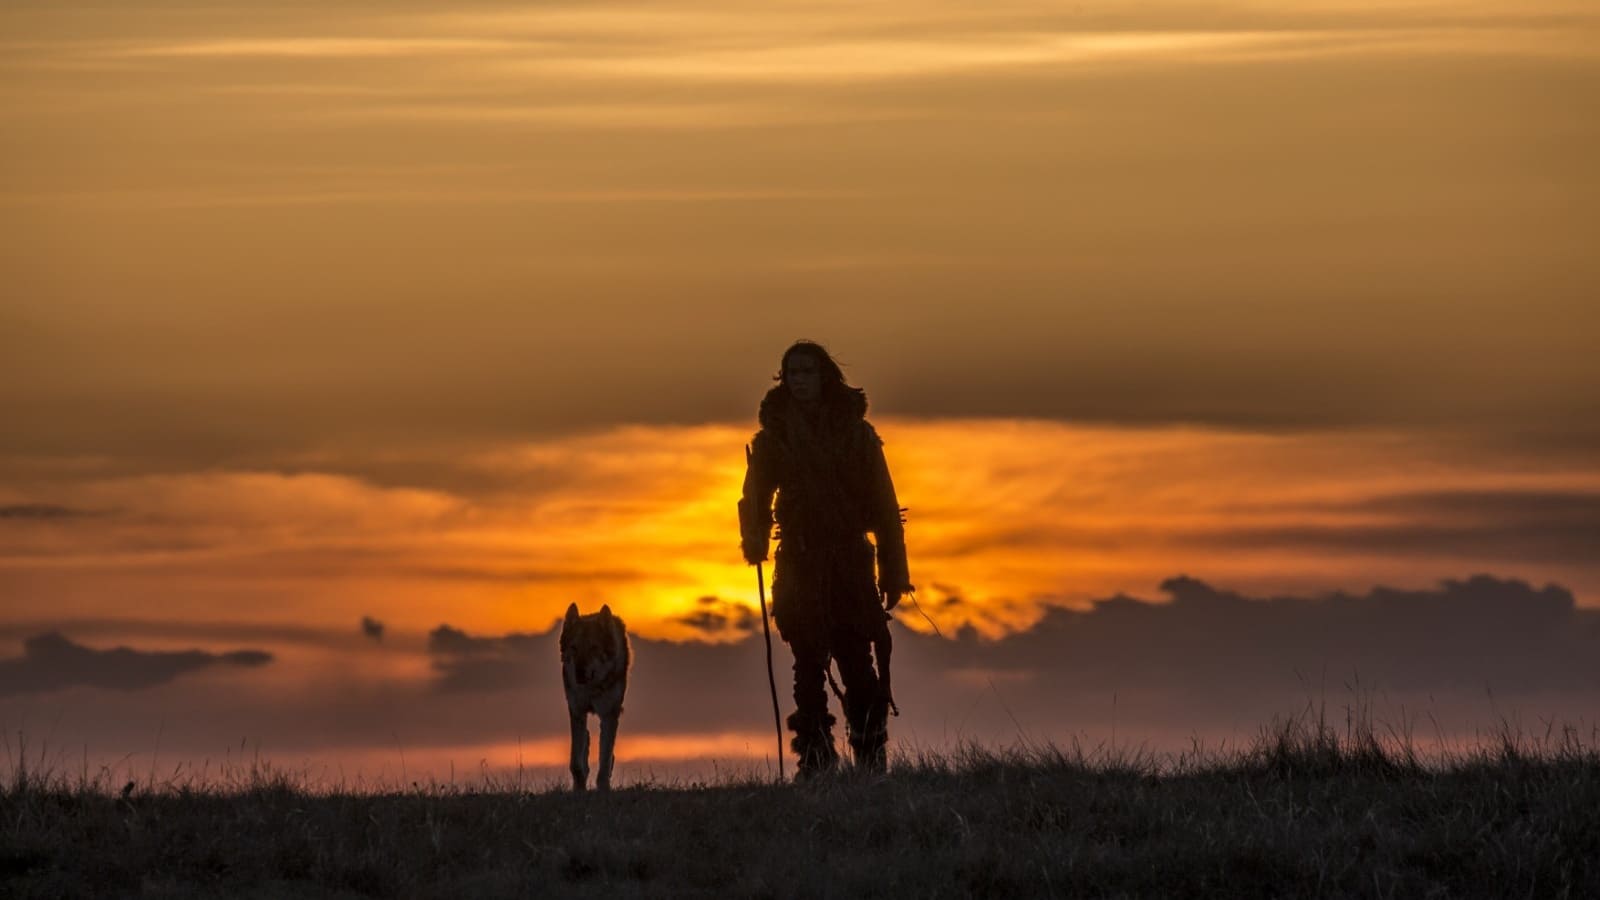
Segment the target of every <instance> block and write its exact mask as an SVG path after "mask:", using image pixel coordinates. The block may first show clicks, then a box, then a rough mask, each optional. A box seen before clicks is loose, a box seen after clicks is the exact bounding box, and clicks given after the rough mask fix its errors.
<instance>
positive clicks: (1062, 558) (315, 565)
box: [0, 420, 1600, 640]
mask: <svg viewBox="0 0 1600 900" xmlns="http://www.w3.org/2000/svg"><path fill="white" fill-rule="evenodd" d="M880 428H881V431H882V433H883V434H884V435H885V438H886V441H887V445H886V449H887V453H888V455H889V459H890V462H891V465H892V467H893V469H894V474H895V478H896V481H897V483H898V486H899V490H900V495H901V498H902V502H903V503H904V504H905V505H907V506H909V507H910V524H909V526H908V542H909V546H910V550H911V561H912V574H913V579H914V580H915V581H916V582H917V584H918V585H919V586H920V589H921V590H920V592H919V595H918V599H919V600H920V601H921V604H920V605H921V610H922V613H923V614H925V616H926V618H924V615H922V614H917V613H915V612H914V611H912V610H908V611H907V612H906V614H905V615H903V617H902V618H903V620H904V622H905V624H907V625H908V627H911V628H914V629H920V630H930V624H929V622H930V621H931V622H933V623H937V625H938V626H939V628H940V629H941V630H946V631H948V630H951V629H958V628H961V627H968V626H970V627H972V628H975V629H977V630H978V631H979V632H980V633H982V634H985V635H989V636H998V635H1001V634H1005V633H1010V632H1014V631H1017V630H1019V629H1024V628H1027V627H1028V626H1030V625H1031V624H1033V623H1034V622H1035V621H1037V620H1038V618H1039V617H1040V616H1041V615H1043V613H1044V612H1045V610H1047V609H1048V608H1050V607H1052V606H1082V605H1084V604H1086V603H1087V602H1088V601H1089V600H1090V599H1092V598H1098V597H1105V596H1109V595H1112V594H1116V593H1130V594H1138V593H1147V592H1148V591H1149V589H1150V588H1151V587H1152V586H1153V585H1155V584H1156V583H1158V582H1159V581H1161V580H1162V579H1163V578H1166V577H1168V576H1170V575H1172V574H1176V573H1179V572H1191V573H1198V574H1203V575H1204V576H1205V577H1207V578H1211V579H1214V580H1219V581H1225V582H1226V583H1228V584H1230V585H1235V586H1239V587H1243V588H1250V589H1261V590H1286V589H1296V590H1304V589H1331V588H1336V587H1346V586H1350V581H1351V579H1360V580H1361V581H1362V582H1369V581H1372V580H1387V581H1388V582H1389V583H1392V584H1427V583H1429V582H1430V580H1431V579H1433V578H1435V577H1438V576H1439V575H1441V574H1449V573H1454V572H1459V571H1461V570H1462V569H1463V568H1464V567H1473V568H1482V567H1487V568H1490V569H1492V570H1494V571H1497V572H1504V573H1508V574H1516V573H1518V572H1519V571H1523V570H1525V569H1528V568H1530V566H1531V565H1532V564H1533V563H1537V564H1538V570H1537V572H1529V573H1528V574H1529V575H1530V577H1534V576H1536V577H1556V578H1559V579H1561V580H1562V581H1563V583H1567V584H1569V585H1571V586H1573V587H1574V588H1575V589H1576V591H1577V593H1578V596H1579V598H1580V602H1592V598H1593V596H1594V594H1593V592H1592V591H1593V588H1594V587H1595V586H1596V576H1595V570H1594V568H1593V565H1592V563H1590V562H1589V561H1588V560H1586V559H1584V558H1582V557H1581V555H1580V554H1579V551H1578V549H1577V548H1576V545H1575V544H1573V543H1571V542H1572V541H1576V540H1579V538H1578V537H1577V536H1573V537H1571V538H1570V540H1569V539H1566V538H1562V537H1561V535H1559V534H1555V535H1552V536H1550V537H1549V539H1548V540H1549V541H1553V542H1554V543H1550V544H1549V545H1548V546H1542V547H1528V546H1523V545H1522V544H1519V543H1518V542H1516V541H1512V540H1508V539H1505V538H1504V537H1503V536H1500V533H1499V532H1498V531H1495V530H1494V529H1496V528H1498V527H1500V526H1502V525H1504V526H1506V527H1518V522H1521V521H1523V519H1518V518H1516V517H1517V516H1524V517H1525V516H1543V515H1546V513H1545V512H1541V510H1545V509H1546V507H1547V506H1548V505H1549V501H1548V500H1547V498H1549V497H1555V496H1560V495H1563V494H1571V495H1574V496H1578V497H1584V496H1590V495H1592V493H1593V492H1595V491H1596V490H1600V474H1597V473H1595V472H1593V471H1591V470H1586V469H1582V468H1571V469H1561V468H1550V467H1530V466H1527V465H1525V464H1520V463H1517V462H1515V461H1511V462H1507V461H1505V460H1499V459H1494V458H1490V457H1481V458H1461V457H1459V456H1454V455H1452V454H1450V453H1449V452H1447V451H1448V450H1449V448H1448V447H1444V446H1440V445H1438V444H1437V443H1433V442H1430V441H1427V440H1424V439H1422V438H1418V437H1408V436H1406V435H1403V434H1395V433H1371V434H1361V433H1356V434H1338V435H1334V434H1310V435H1306V434H1300V435H1269V434H1253V433H1244V432H1223V431H1216V430H1202V429H1111V428H1085V427H1074V426H1069V425H1062V424H1053V423H1044V422H1036V421H1024V420H1011V421H949V422H917V421H896V420H888V421H885V422H881V423H880ZM748 437H749V431H748V429H746V428H741V427H738V426H729V425H711V426H701V427H688V428H648V427H642V426H636V427H626V428H619V429H612V430H607V431H601V432H596V433H592V434H589V435H584V436H577V437H570V438H561V439H555V440H551V441H548V442H543V443H536V444H517V445H507V446H500V447H485V448H482V449H479V450H476V451H469V452H465V453H463V454H461V455H459V456H456V457H454V458H452V459H450V460H449V461H448V462H447V463H444V464H445V465H446V469H444V470H442V471H443V472H444V474H443V475H440V474H439V472H437V471H436V472H434V474H433V476H432V477H434V478H435V480H436V482H437V483H435V484H433V485H431V486H427V487H421V486H416V485H403V484H392V483H391V484H380V483H378V479H377V476H376V475H372V476H368V477H362V476H361V475H359V474H355V473H354V472H352V471H350V470H351V469H352V468H354V469H359V466H354V467H352V464H351V463H350V461H348V460H340V459H337V458H335V457H332V456H328V457H324V458H322V459H321V460H320V461H319V460H318V459H316V458H307V460H306V461H305V462H304V465H305V467H306V471H300V472H296V473H293V474H291V473H286V472H279V471H273V472H268V471H251V472H221V473H216V472H212V473H196V474H172V475H151V476H134V477H116V476H112V477H105V478H98V479H97V478H88V479H85V480H83V481H82V482H80V483H79V484H78V485H77V486H75V487H74V488H72V489H71V491H70V492H68V493H65V494H61V493H57V494H53V495H52V498H53V499H52V502H55V503H60V504H62V505H63V506H64V507H66V508H68V509H70V510H71V511H72V514H71V515H63V516H60V517H58V518H54V519H41V520H38V521H32V522H29V523H28V524H27V526H26V527H21V525H20V524H19V523H12V524H10V525H8V526H6V527H7V529H8V532H9V539H8V541H7V544H6V549H5V553H4V556H3V557H0V578H3V579H4V581H5V583H6V584H8V585H10V586H11V587H12V588H13V589H14V591H13V593H14V594H15V595H17V596H20V597H22V598H23V600H22V602H21V603H19V604H18V605H17V606H16V607H15V612H14V613H13V615H14V616H15V617H18V618H26V619H33V618H39V619H42V618H46V617H48V616H56V617H61V616H68V617H82V618H95V617H105V616H111V615H117V614H121V613H123V612H125V610H126V609H127V605H128V602H129V600H130V598H133V599H138V600H140V601H142V602H149V603H158V604H159V605H158V606H157V607H156V609H158V610H159V612H160V614H162V615H170V616H181V617H184V618H190V619H229V618H238V616H239V613H241V612H242V611H248V615H249V616H251V617H257V618H259V619H260V620H263V621H273V622H282V623H288V622H298V623H312V624H317V625H325V626H331V627H341V626H343V625H345V624H348V623H350V622H354V621H356V620H357V619H358V618H359V617H360V616H361V615H366V614H372V615H377V616H378V617H380V618H382V619H384V620H385V621H389V622H391V623H392V624H393V625H394V626H396V627H398V628H401V629H411V630H412V631H414V632H420V631H423V630H426V629H428V628H430V627H432V626H433V625H434V624H437V623H438V622H440V621H446V620H448V621H450V622H452V623H453V624H456V625H458V626H462V627H467V628H469V629H481V630H485V631H505V630H516V629H523V630H543V629H544V628H545V627H547V626H548V624H549V623H550V622H552V621H554V620H555V619H556V618H558V617H559V615H560V613H561V611H562V610H563V609H564V608H565V607H566V605H567V604H568V603H570V602H574V601H576V602H578V603H579V604H580V606H583V607H585V608H593V607H597V606H598V605H599V604H601V603H609V604H611V605H612V607H613V609H615V610H617V611H618V612H619V613H620V614H622V615H624V616H625V617H626V618H627V619H628V621H629V623H630V626H631V627H632V628H633V629H634V630H635V631H636V632H638V633H639V634H641V635H645V636H649V637H653V638H660V639H668V640H728V639H734V638H737V637H739V636H740V635H741V634H742V633H743V632H742V631H739V630H737V629H736V626H735V625H734V624H732V623H733V622H734V621H735V620H734V619H729V622H730V625H729V627H730V629H735V630H730V631H725V632H718V631H716V630H714V629H711V630H708V629H707V628H706V627H705V626H704V624H703V623H701V624H697V623H695V622H693V621H692V617H693V616H694V614H695V613H696V612H697V611H699V610H701V609H702V608H703V607H704V605H705V604H704V603H703V601H702V598H707V597H711V598H717V602H718V607H717V608H719V609H737V608H739V607H745V608H752V609H753V608H754V606H755V599H756V598H755V584H754V581H755V579H754V573H753V571H752V570H751V569H749V568H748V567H746V566H745V565H744V563H743V562H742V561H741V560H740V559H739V557H738V554H737V549H736V548H737V538H736V534H735V530H736V529H735V525H734V501H735V499H736V497H737V495H738V492H739V484H740V480H741V478H742V474H743V445H744V442H745V440H747V439H748ZM319 462H320V463H321V464H322V465H323V466H324V467H325V468H327V469H330V470H331V469H344V470H346V471H345V472H343V473H337V474H336V473H335V472H332V471H316V468H317V466H318V463H319ZM441 462H442V461H441ZM452 482H454V483H452ZM4 499H5V500H6V502H7V503H8V504H10V505H11V506H18V507H20V506H22V505H24V504H26V503H28V502H39V501H42V500H43V499H44V498H40V497H30V496H27V495H26V493H25V492H17V491H13V493H12V495H11V496H9V497H7V498H4ZM1496 504H1498V505H1496ZM1507 504H1510V505H1513V506H1516V504H1522V505H1523V506H1526V507H1528V508H1527V509H1523V508H1522V506H1516V508H1512V509H1504V508H1503V507H1505V506H1506V505H1507ZM1559 512H1560V511H1559V510H1557V511H1556V512H1555V513H1550V514H1549V515H1556V514H1558V513H1559ZM1507 516H1511V517H1512V518H1510V519H1509V520H1508V519H1506V517H1507ZM1540 521H1541V522H1542V521H1543V520H1542V519H1541V520H1540ZM1560 521H1564V520H1558V521H1556V522H1555V525H1554V526H1548V527H1547V526H1545V525H1538V527H1539V528H1543V529H1544V530H1545V531H1549V528H1551V527H1555V526H1558V525H1559V524H1560ZM1536 524H1538V523H1536ZM1577 524H1580V525H1581V521H1579V522H1578V523H1577ZM1529 527H1532V526H1529ZM1541 533H1543V532H1541ZM1406 535H1409V536H1410V537H1409V538H1407V537H1405V536H1406ZM1486 547H1487V548H1488V549H1487V550H1486ZM1496 554H1498V555H1496ZM769 574H770V571H769ZM156 598H159V600H158V599H156ZM251 598H254V599H251Z"/></svg>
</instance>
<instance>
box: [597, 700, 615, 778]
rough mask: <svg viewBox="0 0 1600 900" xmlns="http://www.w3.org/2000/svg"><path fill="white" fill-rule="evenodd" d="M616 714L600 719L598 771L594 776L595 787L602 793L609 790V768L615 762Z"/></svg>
mask: <svg viewBox="0 0 1600 900" xmlns="http://www.w3.org/2000/svg"><path fill="white" fill-rule="evenodd" d="M617 718H618V716H617V714H616V713H614V712H613V713H610V714H608V715H604V716H601V717H600V771H599V773H598V774H596V776H595V786H596V787H598V788H600V790H602V791H609V790H611V766H612V764H613V763H615V762H616V755H615V750H616V748H617Z"/></svg>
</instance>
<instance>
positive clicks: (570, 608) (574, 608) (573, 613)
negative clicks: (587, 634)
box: [565, 603, 578, 625]
mask: <svg viewBox="0 0 1600 900" xmlns="http://www.w3.org/2000/svg"><path fill="white" fill-rule="evenodd" d="M576 621H578V604H576V603H569V604H567V621H566V623H565V624H567V625H571V624H572V623H574V622H576Z"/></svg>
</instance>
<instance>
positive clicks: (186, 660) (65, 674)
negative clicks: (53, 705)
mask: <svg viewBox="0 0 1600 900" xmlns="http://www.w3.org/2000/svg"><path fill="white" fill-rule="evenodd" d="M270 662H272V654H270V653H267V652H264V651H261V650H236V651H233V652H229V653H207V652H205V651H202V650H184V651H179V652H166V651H147V650H134V649H131V648H129V647H116V648H113V649H111V650H95V649H93V648H90V647H85V646H83V645H82V644H76V643H73V642H72V641H71V640H70V639H68V638H67V637H66V636H65V635H62V634H61V633H59V632H50V633H47V634H40V635H35V636H34V637H30V638H28V639H27V640H25V641H24V642H23V655H22V656H21V657H18V658H13V659H4V660H0V696H4V695H10V694H33V693H41V692H44V691H53V690H59V689H61V688H68V687H78V686H88V687H98V688H107V689H111V690H118V691H135V690H142V689H145V688H152V687H156V686H159V685H163V684H166V683H167V682H170V681H172V680H174V679H176V678H177V677H178V676H180V675H184V674H187V673H189V672H194V671H198V670H200V669H205V668H210V667H213V666H242V667H246V668H256V667H260V666H264V665H266V664H267V663H270Z"/></svg>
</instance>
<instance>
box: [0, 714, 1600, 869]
mask: <svg viewBox="0 0 1600 900" xmlns="http://www.w3.org/2000/svg"><path fill="white" fill-rule="evenodd" d="M501 787H502V786H497V785H495V784H493V783H492V782H491V783H486V784H485V785H484V786H483V788H482V789H471V788H465V789H464V788H452V787H432V788H419V789H416V790H412V791H407V792H398V793H386V794H350V793H337V792H331V793H312V792H307V791H304V790H301V789H299V787H298V786H297V784H296V783H295V782H294V779H292V778H289V777H285V776H281V775H275V774H273V773H272V772H270V771H263V770H257V771H256V772H255V773H254V777H253V780H252V781H251V782H250V783H245V784H235V785H232V786H225V787H210V788H197V787H195V786H192V785H189V786H183V785H168V786H161V787H159V788H157V789H154V790H152V789H150V787H149V786H146V787H145V788H143V789H140V788H138V787H137V786H135V787H134V788H133V789H131V790H128V791H126V792H121V791H118V790H116V789H114V788H113V787H112V786H109V785H104V784H95V783H85V782H84V781H83V780H82V779H79V780H78V781H77V783H73V782H72V780H71V779H68V778H63V777H53V776H51V775H49V774H48V773H36V772H29V771H26V770H24V769H21V768H17V769H16V770H15V771H13V772H12V773H11V776H10V778H9V779H8V780H7V783H6V784H5V785H4V788H3V793H0V816H3V821H0V895H5V896H16V897H61V896H130V895H137V896H147V897H199V896H217V895H230V896H247V897H277V896H308V897H313V896H314V897H323V896H329V897H331V896H339V897H345V896H348V897H361V896H416V897H432V896H439V897H446V896H449V897H458V896H469V897H494V896H530V895H532V896H595V897H601V896H604V897H617V896H661V895H675V896H682V895H707V896H711V895H726V894H734V895H741V896H761V897H802V896H804V897H810V896H837V897H857V896H861V897H869V896H926V897H942V896H944V897H957V896H972V895H983V896H1000V897H1005V896H1179V897H1182V896H1218V895H1227V896H1243V897H1252V896H1259V897H1275V896H1325V897H1347V896H1361V897H1368V896H1373V897H1378V896H1381V897H1388V896H1396V897H1425V896H1450V897H1497V898H1498V897H1508V896H1532V897H1594V896H1600V751H1597V750H1596V747H1595V744H1594V742H1593V740H1592V736H1591V740H1589V741H1587V742H1585V741H1583V740H1580V739H1579V738H1578V736H1576V735H1574V734H1573V733H1571V732H1566V733H1563V734H1561V735H1555V736H1552V735H1546V736H1545V737H1543V738H1541V739H1538V740H1527V739H1522V738H1520V737H1517V736H1511V735H1506V736H1502V737H1501V738H1499V739H1498V741H1497V742H1495V743H1492V744H1490V745H1488V746H1485V747H1480V748H1478V749H1476V750H1473V751H1471V752H1462V753H1457V754H1454V755H1452V756H1448V757H1444V758H1439V759H1433V760H1430V761H1427V762H1424V761H1423V760H1420V759H1419V758H1418V755H1417V754H1416V753H1415V752H1414V751H1413V750H1412V748H1411V747H1410V745H1409V744H1407V743H1404V742H1397V741H1393V740H1390V741H1384V740H1380V739H1378V738H1377V737H1376V736H1375V735H1374V732H1373V730H1372V729H1371V728H1370V727H1358V728H1354V729H1349V728H1347V729H1346V731H1345V733H1344V734H1336V733H1334V731H1333V730H1331V729H1330V728H1328V727H1327V726H1326V725H1325V724H1324V723H1323V722H1321V721H1320V720H1318V719H1316V718H1314V717H1300V718H1295V719H1290V720H1287V721H1283V722H1279V723H1276V724H1275V725H1274V726H1273V727H1271V728H1269V729H1267V730H1265V731H1264V732H1263V734H1262V736H1261V738H1260V739H1259V740H1258V741H1257V742H1256V744H1255V745H1254V746H1253V747H1251V748H1250V749H1248V750H1243V751H1240V752H1237V753H1234V754H1231V755H1228V756H1222V757H1218V756H1209V757H1208V756H1204V755H1195V756H1190V757H1184V758H1179V759H1157V758H1154V757H1149V756H1144V755H1140V754H1137V753H1131V754H1130V753H1105V752H1087V753H1086V752H1082V751H1081V750H1078V749H1073V750H1065V751H1064V750H1061V749H1058V748H1054V747H1031V748H1019V749H1010V750H1004V751H996V750H986V749H982V748H976V747H973V748H967V749H964V750H961V751H958V752H956V753H953V754H948V755H942V756H935V755H920V756H918V755H913V756H910V757H902V758H900V759H898V760H896V761H895V764H894V765H893V768H892V771H891V773H890V774H889V775H888V776H886V777H880V778H853V777H848V776H842V777H839V778H836V779H829V780H825V781H822V782H819V783H813V784H807V785H803V786H796V785H773V784H765V783H758V782H753V781H746V782H738V781H729V782H725V783H720V784H716V785H688V786H684V785H660V784H657V785H647V786H640V787H631V788H627V789H624V790H619V791H617V792H615V793H612V794H610V795H604V796H603V795H592V794H591V795H587V796H575V795H572V794H570V793H566V792H561V791H552V792H545V793H531V794H530V793H523V792H517V791H506V790H502V789H500V788H501Z"/></svg>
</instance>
